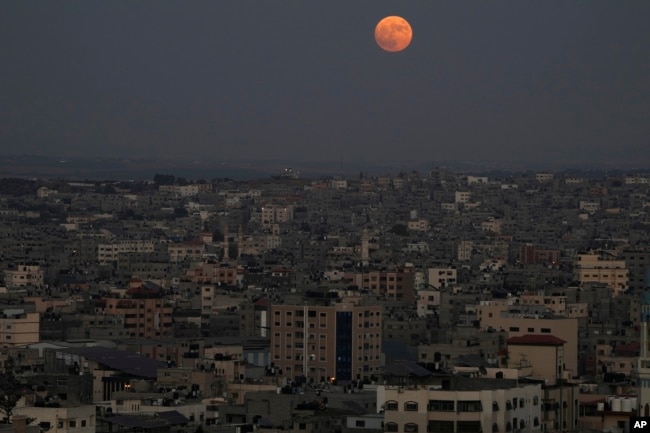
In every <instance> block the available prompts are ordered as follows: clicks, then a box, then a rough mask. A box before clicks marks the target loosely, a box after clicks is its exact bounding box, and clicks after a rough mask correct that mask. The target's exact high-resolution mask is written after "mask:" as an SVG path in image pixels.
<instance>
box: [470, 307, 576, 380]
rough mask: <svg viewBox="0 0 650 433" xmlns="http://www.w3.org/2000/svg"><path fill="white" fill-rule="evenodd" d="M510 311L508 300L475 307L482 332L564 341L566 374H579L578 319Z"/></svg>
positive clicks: (542, 313) (543, 313)
mask: <svg viewBox="0 0 650 433" xmlns="http://www.w3.org/2000/svg"><path fill="white" fill-rule="evenodd" d="M515 311H516V310H513V311H509V310H508V300H492V301H482V302H481V303H480V304H479V305H477V306H476V313H477V319H478V320H479V322H480V327H481V328H483V329H493V330H497V331H505V332H507V335H508V338H512V337H521V336H523V335H526V334H542V335H547V336H549V335H553V336H555V337H558V338H560V339H562V340H564V341H566V344H565V345H564V360H565V361H564V362H565V364H566V367H565V370H568V371H569V372H570V374H573V375H576V374H577V373H578V319H576V318H568V317H563V316H557V315H554V314H552V313H551V314H549V313H545V312H527V311H523V312H522V311H519V312H515Z"/></svg>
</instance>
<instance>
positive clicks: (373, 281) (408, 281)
mask: <svg viewBox="0 0 650 433" xmlns="http://www.w3.org/2000/svg"><path fill="white" fill-rule="evenodd" d="M345 278H346V279H347V280H348V281H350V283H351V284H353V285H356V286H357V287H358V288H359V289H361V290H369V291H370V292H372V293H373V294H374V295H376V296H380V297H385V298H388V299H393V300H397V301H404V302H408V303H412V302H414V301H415V296H416V294H415V268H414V267H413V266H400V267H397V268H395V269H394V270H392V271H376V270H373V271H367V272H363V273H351V272H347V273H346V274H345Z"/></svg>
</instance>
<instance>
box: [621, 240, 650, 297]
mask: <svg viewBox="0 0 650 433" xmlns="http://www.w3.org/2000/svg"><path fill="white" fill-rule="evenodd" d="M621 259H623V260H625V264H626V267H627V269H628V287H629V288H630V289H631V290H633V291H634V292H639V291H642V290H644V289H646V288H647V287H650V251H644V250H636V251H635V250H625V251H623V252H622V253H621Z"/></svg>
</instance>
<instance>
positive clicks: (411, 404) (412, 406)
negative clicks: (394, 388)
mask: <svg viewBox="0 0 650 433" xmlns="http://www.w3.org/2000/svg"><path fill="white" fill-rule="evenodd" d="M404 410H405V411H416V410H418V404H417V402H415V401H407V402H406V403H404Z"/></svg>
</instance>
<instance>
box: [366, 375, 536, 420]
mask: <svg viewBox="0 0 650 433" xmlns="http://www.w3.org/2000/svg"><path fill="white" fill-rule="evenodd" d="M542 396H543V394H542V388H541V385H540V384H518V383H517V381H516V380H512V379H483V378H465V377H449V378H447V379H443V383H442V385H428V386H424V385H420V386H418V385H416V386H386V385H381V386H378V387H377V407H378V408H383V410H384V431H385V432H394V433H414V432H495V433H498V432H516V431H530V432H539V431H542V430H541V429H542Z"/></svg>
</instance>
